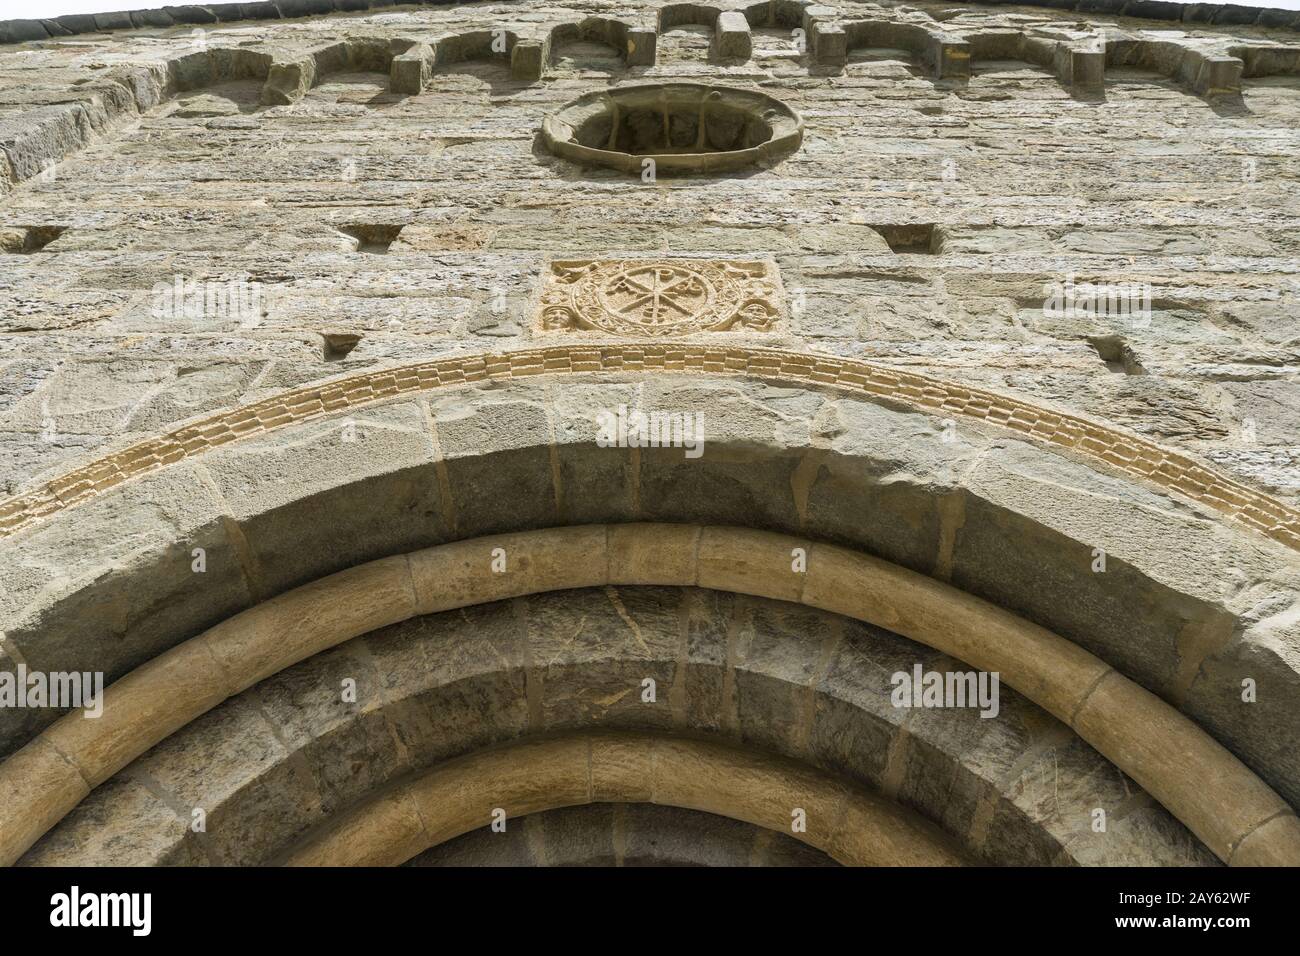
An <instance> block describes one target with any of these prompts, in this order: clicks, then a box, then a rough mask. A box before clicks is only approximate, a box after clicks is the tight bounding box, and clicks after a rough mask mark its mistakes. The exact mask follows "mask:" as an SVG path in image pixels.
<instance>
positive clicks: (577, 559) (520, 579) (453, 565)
mask: <svg viewBox="0 0 1300 956" xmlns="http://www.w3.org/2000/svg"><path fill="white" fill-rule="evenodd" d="M605 537H606V532H605V526H604V525H579V526H575V527H568V528H547V529H544V530H541V531H525V532H520V533H518V534H499V535H492V536H490V537H486V538H475V539H474V540H472V541H459V542H456V543H455V544H447V545H441V546H439V547H435V548H427V549H425V550H423V551H417V552H415V553H414V554H412V555H410V558H411V576H412V578H413V580H414V582H415V593H416V595H417V608H418V610H417V613H419V614H432V613H434V612H436V611H447V610H451V609H453V608H458V607H466V606H468V605H471V604H483V603H486V602H489V601H501V600H504V599H506V598H511V597H518V596H520V595H524V594H535V593H537V592H539V591H558V590H563V589H567V588H588V587H599V586H601V585H604V584H606V583H608V574H609V569H608V562H607V559H606V552H605ZM501 562H504V570H500V571H498V570H494V569H493V568H494V564H495V566H496V567H502V564H501Z"/></svg>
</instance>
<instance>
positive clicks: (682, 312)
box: [540, 259, 782, 338]
mask: <svg viewBox="0 0 1300 956" xmlns="http://www.w3.org/2000/svg"><path fill="white" fill-rule="evenodd" d="M780 301H781V280H780V277H779V275H778V273H777V269H776V265H775V264H774V263H771V262H763V261H751V260H733V259H577V260H555V261H552V262H551V263H550V265H549V267H548V268H547V270H546V272H545V274H544V276H543V279H542V298H541V312H540V324H541V328H542V329H543V330H544V331H563V330H568V329H585V330H589V331H590V330H595V331H599V332H608V333H610V334H611V335H620V336H639V337H651V338H660V337H665V336H674V335H688V334H690V333H692V332H730V331H750V332H766V331H769V330H770V329H771V328H772V326H773V325H774V324H775V323H776V322H777V321H778V319H780V317H781V314H782V310H781V305H780Z"/></svg>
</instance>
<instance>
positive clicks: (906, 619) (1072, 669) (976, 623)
mask: <svg viewBox="0 0 1300 956" xmlns="http://www.w3.org/2000/svg"><path fill="white" fill-rule="evenodd" d="M803 602H804V603H805V604H807V605H810V606H811V607H816V608H821V609H822V610H825V611H831V612H833V613H836V614H846V615H848V616H850V617H854V618H857V619H858V620H860V621H867V622H869V623H871V624H875V625H877V626H879V627H883V628H885V629H886V630H889V631H893V632H894V633H896V634H901V635H903V636H904V637H909V638H911V639H912V640H915V641H919V642H921V643H922V644H927V645H929V646H930V647H933V648H935V649H936V650H939V651H942V652H943V653H945V654H949V655H951V656H952V657H955V658H957V659H958V660H960V661H964V662H966V663H967V664H970V665H971V666H972V667H975V668H978V669H980V670H986V671H996V672H998V674H999V675H1000V679H1001V680H1003V681H1005V682H1006V683H1007V684H1009V685H1010V686H1012V687H1014V688H1015V689H1016V690H1018V691H1020V692H1021V693H1022V694H1024V695H1026V696H1027V697H1029V698H1030V699H1031V700H1034V701H1035V702H1036V703H1038V704H1039V705H1040V706H1042V707H1044V708H1045V709H1047V710H1048V711H1050V712H1051V713H1052V714H1053V715H1055V716H1056V717H1058V718H1060V719H1061V720H1065V721H1069V719H1070V718H1071V716H1072V715H1073V714H1074V711H1075V709H1076V708H1077V707H1078V705H1079V702H1080V701H1082V700H1083V698H1084V697H1085V696H1087V693H1088V690H1089V688H1091V687H1092V686H1093V685H1094V684H1095V683H1096V682H1097V680H1098V679H1099V678H1100V677H1101V676H1102V675H1103V674H1105V673H1106V672H1107V671H1108V670H1109V669H1110V668H1109V667H1108V666H1107V665H1106V664H1105V663H1104V662H1102V661H1100V660H1098V659H1097V658H1096V657H1094V656H1093V655H1092V654H1090V653H1088V652H1087V651H1085V650H1083V649H1082V648H1080V647H1078V646H1076V645H1074V644H1071V643H1070V642H1069V641H1067V640H1065V639H1064V638H1063V637H1060V636H1058V635H1056V634H1053V633H1052V632H1051V631H1048V630H1045V629H1043V628H1041V627H1038V626H1037V625H1034V624H1030V623H1029V622H1028V621H1025V620H1023V619H1021V618H1018V617H1016V616H1015V615H1013V614H1010V613H1009V612H1007V611H1003V610H1002V609H1000V608H998V607H995V606H994V605H992V604H989V603H988V602H986V601H982V600H980V599H979V598H976V597H972V596H971V595H969V594H966V593H964V592H962V591H958V590H957V589H956V588H954V587H951V586H950V585H947V584H943V583H942V582H939V581H935V580H933V579H931V578H927V577H925V576H923V575H920V574H917V573H915V572H913V571H908V570H907V569H906V568H900V567H898V566H897V565H893V564H889V563H887V562H884V561H881V560H879V559H878V558H873V557H870V556H869V555H864V554H858V553H857V552H853V551H848V550H846V549H844V548H837V547H833V546H830V545H818V546H817V547H816V548H814V549H813V552H812V555H811V556H810V558H809V561H808V586H807V588H806V589H805V590H804V594H803Z"/></svg>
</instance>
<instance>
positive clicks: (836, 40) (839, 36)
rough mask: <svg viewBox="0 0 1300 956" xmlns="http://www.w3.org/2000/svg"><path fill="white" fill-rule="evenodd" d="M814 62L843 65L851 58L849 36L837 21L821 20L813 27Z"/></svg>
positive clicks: (826, 64)
mask: <svg viewBox="0 0 1300 956" xmlns="http://www.w3.org/2000/svg"><path fill="white" fill-rule="evenodd" d="M812 55H813V60H814V62H817V63H821V64H823V65H825V66H843V65H844V64H845V63H846V62H847V61H848V58H849V42H848V36H847V35H846V34H845V33H844V29H843V27H841V26H840V25H839V24H837V23H829V22H827V21H825V20H820V21H817V22H814V23H813V27H812Z"/></svg>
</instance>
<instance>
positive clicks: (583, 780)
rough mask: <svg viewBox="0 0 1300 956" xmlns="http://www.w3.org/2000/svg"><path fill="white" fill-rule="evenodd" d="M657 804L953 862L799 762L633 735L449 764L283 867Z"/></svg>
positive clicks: (863, 859) (877, 857)
mask: <svg viewBox="0 0 1300 956" xmlns="http://www.w3.org/2000/svg"><path fill="white" fill-rule="evenodd" d="M596 802H612V803H656V804H661V805H666V806H674V807H685V808H687V809H692V810H704V811H707V812H709V813H716V814H719V815H721V816H725V817H730V818H732V819H735V820H744V821H745V822H747V823H753V824H756V825H757V826H761V827H764V828H766V829H769V830H776V831H778V832H789V831H790V823H791V811H792V808H795V807H797V808H799V809H802V810H804V811H805V813H806V815H807V826H808V829H807V832H806V833H802V834H800V839H802V840H804V842H806V843H809V844H811V845H812V846H814V847H816V848H817V849H819V850H823V851H824V852H826V853H827V854H829V855H830V856H832V857H834V858H835V859H836V860H838V861H839V862H841V863H845V864H849V865H854V866H882V865H904V866H953V865H960V864H962V863H963V862H964V861H963V859H962V857H961V856H960V855H959V854H958V853H956V852H954V851H953V850H952V848H951V847H949V846H948V845H947V844H946V842H945V841H944V840H942V839H941V838H939V837H937V836H936V835H935V834H934V832H933V831H932V830H931V829H930V828H928V827H926V826H925V825H923V824H921V823H920V822H919V821H917V820H916V819H915V818H914V816H913V815H912V814H909V813H907V812H906V811H903V810H901V809H900V808H899V807H897V806H896V805H894V804H892V803H890V802H888V801H886V800H882V799H881V798H879V797H877V796H875V795H873V794H870V793H867V792H865V791H862V790H857V789H848V788H845V787H844V786H843V784H841V783H839V782H837V781H836V780H835V779H834V778H832V777H828V776H827V775H825V774H823V773H820V772H818V771H816V770H812V769H811V768H809V767H806V766H803V765H801V764H796V763H792V762H789V761H784V760H777V759H773V758H769V757H764V756H761V755H756V754H753V753H749V752H747V751H743V750H736V749H734V748H731V747H725V746H722V745H721V744H717V743H713V742H709V741H702V740H692V739H688V738H674V737H666V736H656V735H652V734H644V733H622V734H577V735H571V736H564V737H558V738H551V739H547V740H539V741H525V742H523V743H518V744H514V745H512V746H508V747H504V748H501V749H499V750H489V751H483V752H480V753H476V754H471V755H470V756H467V757H464V758H462V759H460V760H455V761H451V762H450V763H447V764H444V765H442V766H440V767H438V768H437V769H435V770H432V771H429V772H428V773H426V774H423V775H421V776H419V777H416V778H415V779H414V780H410V781H407V782H405V783H403V784H401V785H399V786H397V787H395V788H393V789H392V790H390V791H389V792H387V793H384V794H382V795H379V796H377V797H375V798H373V799H372V800H369V801H367V802H366V803H364V804H362V805H361V806H359V807H357V808H355V809H354V810H352V811H351V812H349V813H348V814H346V815H345V816H344V817H342V818H341V819H340V820H337V821H334V822H333V823H332V824H330V825H329V826H327V827H325V828H323V829H322V830H321V831H320V832H319V833H316V834H314V835H313V836H312V837H311V838H309V839H308V840H307V841H306V842H305V843H304V845H302V846H300V847H298V848H297V849H296V850H295V851H293V852H292V853H291V854H289V856H288V859H287V860H286V861H285V862H287V863H289V864H290V865H293V866H395V865H397V864H400V863H405V862H406V861H407V860H409V859H411V857H413V856H415V855H416V854H418V853H421V852H423V851H424V850H426V849H428V848H429V847H431V846H436V845H438V844H439V843H442V842H444V841H446V840H450V839H452V838H454V837H457V836H460V835H461V834H462V833H466V832H468V831H470V830H472V829H474V828H475V827H479V826H483V825H484V823H485V822H486V821H487V818H488V817H487V811H488V809H489V808H491V807H501V808H502V809H507V808H508V810H509V813H510V816H519V815H523V814H527V813H534V812H537V811H542V810H552V809H555V808H557V807H572V806H580V805H583V804H587V803H596Z"/></svg>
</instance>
